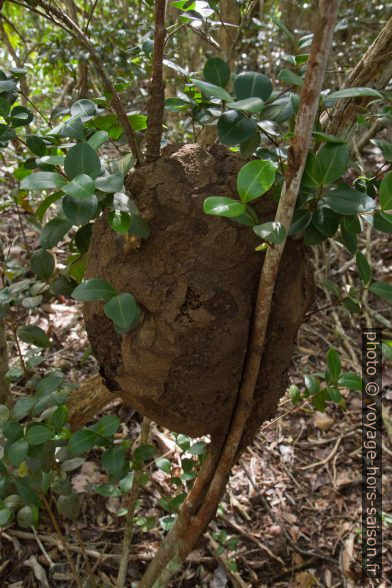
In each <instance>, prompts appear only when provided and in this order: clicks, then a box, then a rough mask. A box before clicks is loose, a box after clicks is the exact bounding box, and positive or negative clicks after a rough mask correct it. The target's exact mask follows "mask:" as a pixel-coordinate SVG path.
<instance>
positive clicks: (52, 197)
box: [35, 192, 62, 222]
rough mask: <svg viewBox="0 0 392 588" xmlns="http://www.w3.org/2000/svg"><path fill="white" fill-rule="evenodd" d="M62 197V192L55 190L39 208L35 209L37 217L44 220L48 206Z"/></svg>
mask: <svg viewBox="0 0 392 588" xmlns="http://www.w3.org/2000/svg"><path fill="white" fill-rule="evenodd" d="M61 197H62V193H61V192H54V193H53V194H50V195H49V196H47V197H46V198H45V199H44V200H43V201H42V202H41V204H40V205H39V206H38V208H37V210H36V211H35V216H36V217H37V219H38V220H39V221H41V222H42V221H43V218H44V216H45V212H46V211H47V210H48V208H49V207H50V206H51V205H52V204H53V203H54V202H57V200H60V198H61Z"/></svg>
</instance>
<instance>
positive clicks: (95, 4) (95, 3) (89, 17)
mask: <svg viewBox="0 0 392 588" xmlns="http://www.w3.org/2000/svg"><path fill="white" fill-rule="evenodd" d="M97 4H98V0H95V2H94V4H93V7H92V8H91V10H90V14H89V15H88V19H87V22H86V26H85V27H84V32H85V33H86V34H87V31H88V27H89V24H90V21H91V19H92V16H93V14H94V10H95V8H96V6H97Z"/></svg>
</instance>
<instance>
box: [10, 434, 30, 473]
mask: <svg viewBox="0 0 392 588" xmlns="http://www.w3.org/2000/svg"><path fill="white" fill-rule="evenodd" d="M28 449H29V444H28V443H27V441H26V440H25V439H18V440H17V441H15V442H14V443H12V444H11V445H10V446H9V447H8V449H7V455H8V459H9V460H10V462H11V463H12V465H13V466H14V467H16V468H17V467H19V466H20V464H21V463H22V461H24V459H25V457H26V455H27V452H28Z"/></svg>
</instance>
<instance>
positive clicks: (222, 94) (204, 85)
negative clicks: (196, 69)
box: [191, 79, 233, 102]
mask: <svg viewBox="0 0 392 588" xmlns="http://www.w3.org/2000/svg"><path fill="white" fill-rule="evenodd" d="M191 82H192V83H193V84H194V85H195V86H196V88H198V89H199V90H201V92H203V94H204V95H205V96H207V97H208V98H219V99H220V100H224V101H225V102H231V101H232V100H233V98H232V97H231V96H230V94H229V93H228V92H226V90H224V89H223V88H222V87H221V86H216V85H215V84H210V83H209V82H203V81H201V80H195V79H192V80H191Z"/></svg>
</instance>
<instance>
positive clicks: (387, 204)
mask: <svg viewBox="0 0 392 588" xmlns="http://www.w3.org/2000/svg"><path fill="white" fill-rule="evenodd" d="M380 200H381V210H392V172H389V174H387V175H386V176H385V178H384V179H383V181H382V182H381V184H380Z"/></svg>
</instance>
